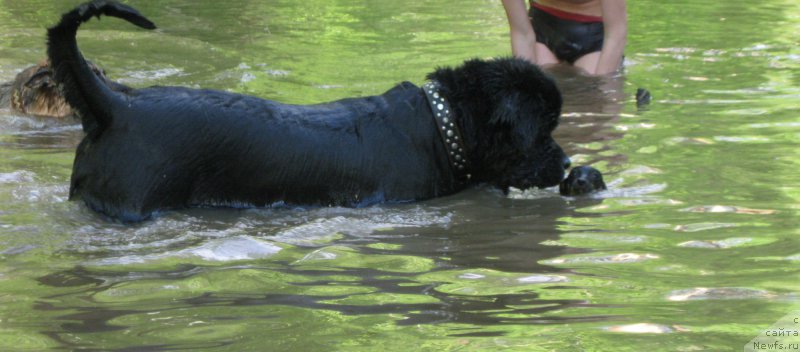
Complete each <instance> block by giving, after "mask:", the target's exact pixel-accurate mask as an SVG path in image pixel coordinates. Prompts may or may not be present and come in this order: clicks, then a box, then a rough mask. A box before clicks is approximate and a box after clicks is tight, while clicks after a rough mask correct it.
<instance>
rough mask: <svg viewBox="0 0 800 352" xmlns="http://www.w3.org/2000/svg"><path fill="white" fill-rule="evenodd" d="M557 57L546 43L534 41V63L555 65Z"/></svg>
mask: <svg viewBox="0 0 800 352" xmlns="http://www.w3.org/2000/svg"><path fill="white" fill-rule="evenodd" d="M558 62H559V61H558V58H557V57H556V55H555V54H553V52H552V51H550V48H548V47H547V45H544V44H542V43H539V42H536V64H537V65H539V66H546V65H555V64H557V63H558Z"/></svg>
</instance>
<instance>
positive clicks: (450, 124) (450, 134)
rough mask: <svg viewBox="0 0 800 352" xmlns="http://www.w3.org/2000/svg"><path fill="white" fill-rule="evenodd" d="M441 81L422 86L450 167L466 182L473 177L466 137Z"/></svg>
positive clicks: (461, 180)
mask: <svg viewBox="0 0 800 352" xmlns="http://www.w3.org/2000/svg"><path fill="white" fill-rule="evenodd" d="M440 88H441V83H439V82H437V81H430V82H427V83H425V84H424V85H423V86H422V90H423V91H424V92H425V96H426V97H427V98H428V103H429V104H430V106H431V112H433V119H434V120H435V121H436V126H437V129H438V130H439V136H441V137H442V142H444V146H445V150H446V151H447V159H448V160H449V161H450V167H451V168H452V169H453V171H454V172H455V174H456V179H458V180H459V181H460V182H461V183H466V182H467V181H469V180H470V178H472V175H471V174H470V170H469V160H468V158H467V152H466V148H465V147H464V138H463V137H462V136H461V131H460V130H459V128H458V125H456V123H455V118H454V116H453V111H452V110H451V109H450V104H449V103H448V102H447V99H445V97H444V96H442V94H441V93H440Z"/></svg>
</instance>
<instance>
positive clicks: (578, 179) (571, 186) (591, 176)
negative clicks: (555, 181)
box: [558, 166, 607, 196]
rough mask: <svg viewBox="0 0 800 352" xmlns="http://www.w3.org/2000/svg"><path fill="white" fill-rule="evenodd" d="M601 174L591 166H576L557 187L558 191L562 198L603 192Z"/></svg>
mask: <svg viewBox="0 0 800 352" xmlns="http://www.w3.org/2000/svg"><path fill="white" fill-rule="evenodd" d="M605 189H607V188H606V183H605V182H603V174H602V173H600V171H599V170H597V169H595V168H593V167H591V166H578V167H575V168H573V169H572V171H570V172H569V176H567V178H566V179H564V181H561V184H560V185H559V186H558V191H559V193H561V195H564V196H580V195H585V194H589V193H592V192H598V191H602V190H605Z"/></svg>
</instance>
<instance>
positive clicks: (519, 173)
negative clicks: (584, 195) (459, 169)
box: [428, 58, 570, 192]
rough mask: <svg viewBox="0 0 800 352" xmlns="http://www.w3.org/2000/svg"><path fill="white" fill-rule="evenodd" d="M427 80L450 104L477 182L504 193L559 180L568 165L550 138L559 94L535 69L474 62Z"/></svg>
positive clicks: (507, 61)
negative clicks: (439, 86)
mask: <svg viewBox="0 0 800 352" xmlns="http://www.w3.org/2000/svg"><path fill="white" fill-rule="evenodd" d="M428 78H429V79H434V80H437V81H439V82H440V83H441V84H442V87H443V88H442V93H443V94H444V95H445V96H446V97H448V98H449V99H450V100H451V105H452V106H453V110H454V113H455V117H456V120H457V121H458V122H459V124H460V125H461V128H462V129H463V130H464V131H463V132H462V133H463V134H464V138H465V140H466V144H467V151H468V157H469V159H470V161H471V165H472V167H473V177H474V178H475V180H476V181H479V182H489V183H492V184H494V185H496V186H498V187H499V188H501V189H502V190H503V191H505V192H507V191H508V188H509V187H515V188H519V189H523V190H524V189H527V188H531V187H539V188H544V187H550V186H555V185H558V184H559V183H560V182H561V180H563V178H564V171H565V170H566V169H567V168H569V163H570V161H569V158H568V157H567V155H566V154H564V151H563V150H562V149H561V147H560V146H559V145H558V144H557V143H556V142H555V140H553V137H552V136H551V133H552V132H553V130H555V128H556V127H557V126H558V120H559V116H560V115H561V103H562V99H561V93H560V92H559V90H558V88H557V87H556V84H555V82H554V81H553V79H551V78H550V77H549V76H547V75H546V74H544V73H543V72H542V71H541V70H540V69H539V68H538V67H536V66H535V65H533V64H531V63H529V62H527V61H524V60H521V59H516V58H501V59H494V60H478V59H475V60H470V61H467V62H465V63H464V65H463V66H460V67H458V68H454V69H451V68H441V69H438V70H437V71H435V72H434V73H432V74H430V75H428Z"/></svg>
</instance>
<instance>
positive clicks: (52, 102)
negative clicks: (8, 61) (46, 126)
mask: <svg viewBox="0 0 800 352" xmlns="http://www.w3.org/2000/svg"><path fill="white" fill-rule="evenodd" d="M87 63H88V64H89V67H91V69H92V71H93V72H94V73H95V74H96V75H97V76H98V77H100V79H101V80H103V82H106V84H108V82H110V81H109V80H108V78H106V76H105V72H103V70H102V69H100V68H99V67H97V66H96V65H95V64H93V63H91V62H87ZM11 107H12V108H13V109H14V110H17V111H19V112H21V113H24V114H30V115H36V116H50V117H59V118H60V117H66V116H69V115H72V108H71V107H70V106H69V104H68V103H67V101H66V99H64V96H63V95H62V94H61V92H60V91H59V89H58V87H57V86H56V82H55V81H54V80H53V71H52V69H51V67H50V63H49V62H48V61H46V60H45V61H42V62H40V63H39V64H37V65H34V66H31V67H28V68H26V69H25V70H23V71H22V72H20V73H19V74H17V76H16V77H15V78H14V82H13V84H12V92H11Z"/></svg>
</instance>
